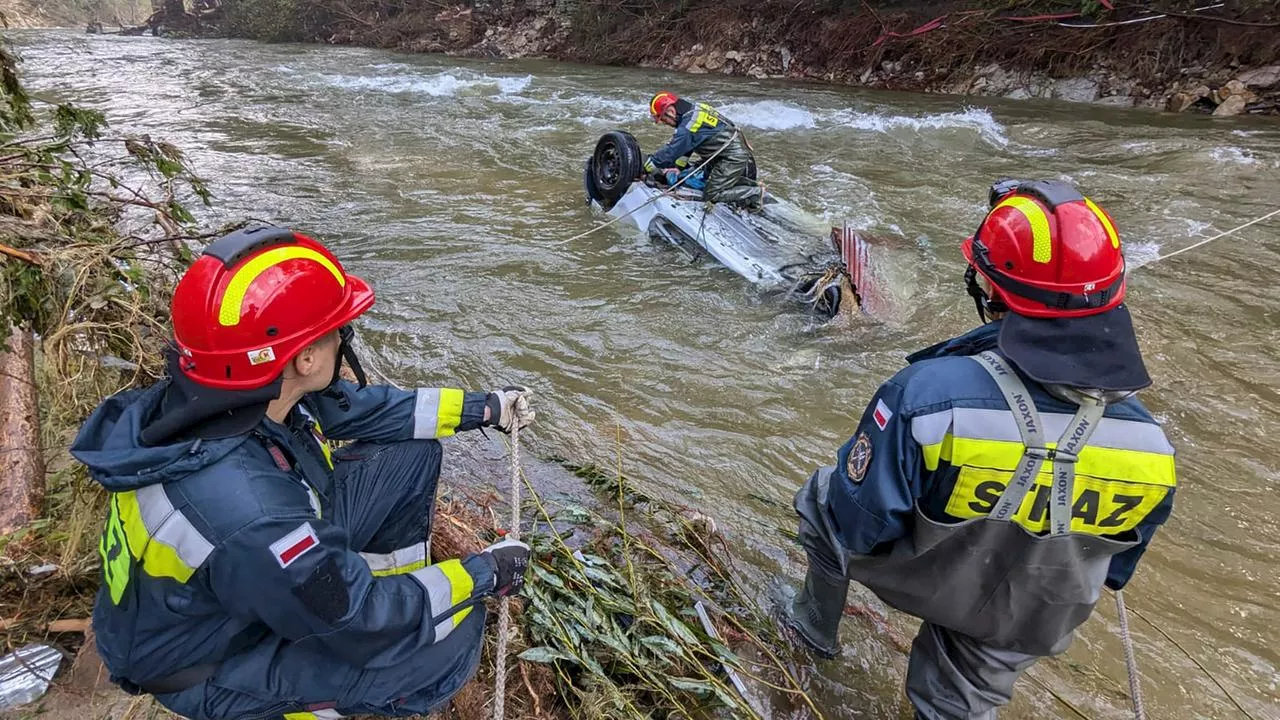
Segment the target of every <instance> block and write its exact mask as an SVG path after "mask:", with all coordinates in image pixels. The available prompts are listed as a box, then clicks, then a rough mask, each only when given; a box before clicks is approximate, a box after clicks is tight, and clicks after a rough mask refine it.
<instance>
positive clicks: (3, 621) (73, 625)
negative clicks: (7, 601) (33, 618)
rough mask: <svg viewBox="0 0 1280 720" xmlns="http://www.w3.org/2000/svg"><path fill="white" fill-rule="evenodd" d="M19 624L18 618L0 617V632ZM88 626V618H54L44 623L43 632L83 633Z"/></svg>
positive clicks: (20, 622) (86, 630) (87, 629)
mask: <svg viewBox="0 0 1280 720" xmlns="http://www.w3.org/2000/svg"><path fill="white" fill-rule="evenodd" d="M20 624H22V621H21V620H20V619H18V618H0V632H4V631H6V630H8V629H9V628H11V627H16V626H18V625H20ZM89 627H90V620H89V618H66V619H64V620H54V621H53V622H51V623H49V624H48V625H45V626H44V629H45V632H51V633H61V632H74V633H84V632H88V631H89Z"/></svg>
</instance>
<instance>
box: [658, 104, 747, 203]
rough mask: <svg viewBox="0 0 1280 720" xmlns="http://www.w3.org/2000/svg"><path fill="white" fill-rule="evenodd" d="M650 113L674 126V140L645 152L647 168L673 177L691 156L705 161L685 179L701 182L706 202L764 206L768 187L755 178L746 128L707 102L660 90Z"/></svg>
mask: <svg viewBox="0 0 1280 720" xmlns="http://www.w3.org/2000/svg"><path fill="white" fill-rule="evenodd" d="M649 117H651V118H653V121H654V122H656V123H660V124H662V125H667V126H670V127H673V128H675V129H676V131H675V134H674V135H672V136H671V140H670V141H669V142H668V143H667V144H666V145H663V146H662V147H661V148H658V149H657V150H656V151H654V153H653V154H652V155H650V156H649V157H647V158H645V161H644V171H645V172H646V173H648V174H649V175H650V176H651V177H653V178H654V179H657V180H662V181H665V182H668V183H672V182H674V179H675V178H676V177H679V174H680V172H681V171H683V170H684V169H685V168H687V166H688V164H689V156H690V155H697V157H698V159H699V160H700V161H701V162H702V163H705V164H706V167H704V168H702V169H700V170H699V171H698V172H697V174H696V175H695V177H694V178H691V180H690V181H689V182H687V183H686V185H688V186H691V187H698V186H702V197H703V199H705V200H707V201H708V202H724V203H730V204H732V205H736V206H740V207H743V208H746V209H748V210H752V211H757V210H760V209H762V208H763V207H764V197H765V192H764V187H763V186H762V185H760V184H759V183H758V182H757V181H756V161H755V157H754V156H753V155H752V152H751V145H750V144H749V143H747V140H746V137H745V136H744V135H743V134H742V129H741V128H739V127H737V126H736V125H734V124H733V122H732V121H731V120H729V119H728V118H726V117H725V116H723V115H721V114H720V113H719V112H718V111H717V110H716V109H715V108H713V107H711V106H710V105H707V104H706V103H698V104H696V105H695V104H694V103H692V102H689V101H688V100H684V99H682V98H679V97H677V96H676V94H675V93H673V92H669V91H666V90H664V91H662V92H659V93H657V94H655V95H654V96H653V97H652V98H650V99H649Z"/></svg>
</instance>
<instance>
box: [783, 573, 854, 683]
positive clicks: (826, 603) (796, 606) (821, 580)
mask: <svg viewBox="0 0 1280 720" xmlns="http://www.w3.org/2000/svg"><path fill="white" fill-rule="evenodd" d="M848 593H849V581H848V580H847V579H842V580H838V581H836V582H835V583H832V582H831V580H830V579H829V578H828V577H826V576H825V575H823V574H820V573H816V572H814V571H813V569H812V568H810V569H809V572H808V574H806V575H805V578H804V589H803V590H801V591H800V594H799V595H796V598H795V600H794V601H793V602H792V603H791V613H790V614H789V616H788V617H787V625H788V626H790V627H791V629H792V630H795V631H796V632H797V633H798V634H799V635H800V639H802V640H804V642H805V644H806V645H808V646H809V647H810V649H812V650H813V651H814V652H815V653H817V654H818V655H820V656H822V657H823V658H825V659H827V660H830V659H832V658H834V657H835V656H837V655H839V654H840V638H839V631H840V618H841V616H842V615H843V614H844V600H845V596H846V595H847V594H848Z"/></svg>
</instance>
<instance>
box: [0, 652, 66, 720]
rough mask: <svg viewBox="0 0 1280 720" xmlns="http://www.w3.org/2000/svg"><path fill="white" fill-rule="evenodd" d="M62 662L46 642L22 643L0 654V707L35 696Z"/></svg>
mask: <svg viewBox="0 0 1280 720" xmlns="http://www.w3.org/2000/svg"><path fill="white" fill-rule="evenodd" d="M61 664H62V653H61V652H59V651H57V650H55V649H54V648H51V647H49V646H48V645H25V646H23V647H21V648H18V649H17V650H15V651H13V652H11V653H9V654H8V655H5V656H4V657H2V658H0V710H8V709H10V708H15V707H18V706H19V705H26V704H27V703H29V702H34V701H36V700H39V699H40V697H41V696H42V695H44V693H45V691H46V690H48V689H49V682H50V681H51V680H53V676H54V675H55V674H56V673H57V672H58V666H59V665H61Z"/></svg>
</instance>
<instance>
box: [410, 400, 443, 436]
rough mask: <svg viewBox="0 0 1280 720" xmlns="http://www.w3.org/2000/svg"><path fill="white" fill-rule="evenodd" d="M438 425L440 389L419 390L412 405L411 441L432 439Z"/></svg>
mask: <svg viewBox="0 0 1280 720" xmlns="http://www.w3.org/2000/svg"><path fill="white" fill-rule="evenodd" d="M439 424H440V389H439V388H419V389H418V397H417V400H416V401H415V402H414V405H413V439H414V440H431V439H434V438H435V436H436V431H437V427H438V425H439Z"/></svg>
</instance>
